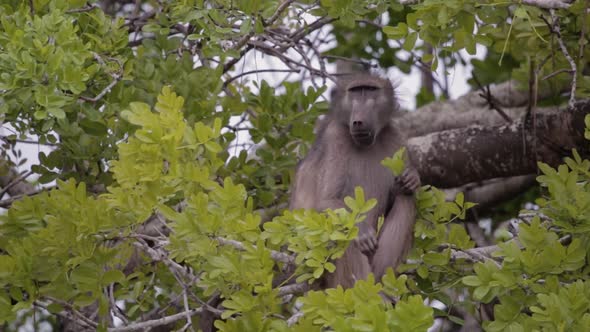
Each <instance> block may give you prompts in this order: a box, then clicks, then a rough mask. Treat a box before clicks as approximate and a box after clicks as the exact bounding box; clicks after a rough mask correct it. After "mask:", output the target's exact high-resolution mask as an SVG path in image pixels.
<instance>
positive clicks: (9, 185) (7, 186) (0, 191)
mask: <svg viewBox="0 0 590 332" xmlns="http://www.w3.org/2000/svg"><path fill="white" fill-rule="evenodd" d="M31 174H33V172H32V171H28V172H25V173H24V174H22V175H21V176H19V177H17V178H16V179H14V180H13V181H12V182H10V183H9V184H7V185H6V186H5V187H4V188H2V190H0V198H1V197H2V196H4V194H6V193H7V192H8V191H9V190H10V189H12V188H13V187H15V186H16V185H17V184H19V183H20V182H22V181H24V180H25V179H26V178H28V177H29V176H31Z"/></svg>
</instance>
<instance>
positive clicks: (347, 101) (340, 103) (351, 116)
mask: <svg viewBox="0 0 590 332" xmlns="http://www.w3.org/2000/svg"><path fill="white" fill-rule="evenodd" d="M398 107H399V106H398V104H397V102H396V100H395V95H394V91H393V86H392V84H391V82H390V81H389V80H388V79H384V78H380V77H377V76H374V75H368V74H361V75H353V76H351V77H346V78H342V79H339V80H338V83H337V85H336V88H334V90H333V91H332V103H331V108H332V110H331V111H332V112H333V113H334V115H335V116H336V117H337V118H338V120H339V121H340V122H341V123H342V124H344V125H345V126H347V127H348V129H349V132H350V136H351V137H352V140H353V141H354V143H355V144H356V145H357V146H360V147H368V146H371V145H372V144H373V143H374V142H375V139H376V138H377V136H378V135H379V133H380V132H381V130H382V129H383V128H384V127H385V126H387V125H388V124H389V122H390V120H391V118H392V117H393V114H394V113H395V112H396V111H397V110H398Z"/></svg>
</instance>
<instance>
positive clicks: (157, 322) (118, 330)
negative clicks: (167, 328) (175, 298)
mask: <svg viewBox="0 0 590 332" xmlns="http://www.w3.org/2000/svg"><path fill="white" fill-rule="evenodd" d="M201 312H203V309H202V308H196V309H191V310H190V311H189V312H181V313H178V314H174V315H171V316H167V317H162V318H159V319H152V320H148V321H145V322H141V323H135V324H131V325H127V326H122V327H115V328H109V329H108V330H107V331H109V332H129V331H138V330H142V331H146V330H149V329H151V328H154V327H156V326H162V325H168V324H170V323H174V322H176V321H179V320H182V319H185V318H186V315H187V314H188V315H190V316H191V317H192V316H194V315H198V314H200V313H201Z"/></svg>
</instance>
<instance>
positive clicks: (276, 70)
mask: <svg viewBox="0 0 590 332" xmlns="http://www.w3.org/2000/svg"><path fill="white" fill-rule="evenodd" d="M299 72H301V71H300V70H298V69H256V70H250V71H245V72H243V73H240V74H238V75H236V76H233V77H230V78H229V79H228V80H227V81H225V82H223V86H224V87H226V86H228V85H229V84H230V83H231V82H233V81H235V80H237V79H238V78H240V77H243V76H247V75H252V74H258V73H299Z"/></svg>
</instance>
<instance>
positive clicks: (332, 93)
mask: <svg viewBox="0 0 590 332" xmlns="http://www.w3.org/2000/svg"><path fill="white" fill-rule="evenodd" d="M336 89H337V87H333V88H332V90H330V100H332V101H333V100H334V98H336Z"/></svg>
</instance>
